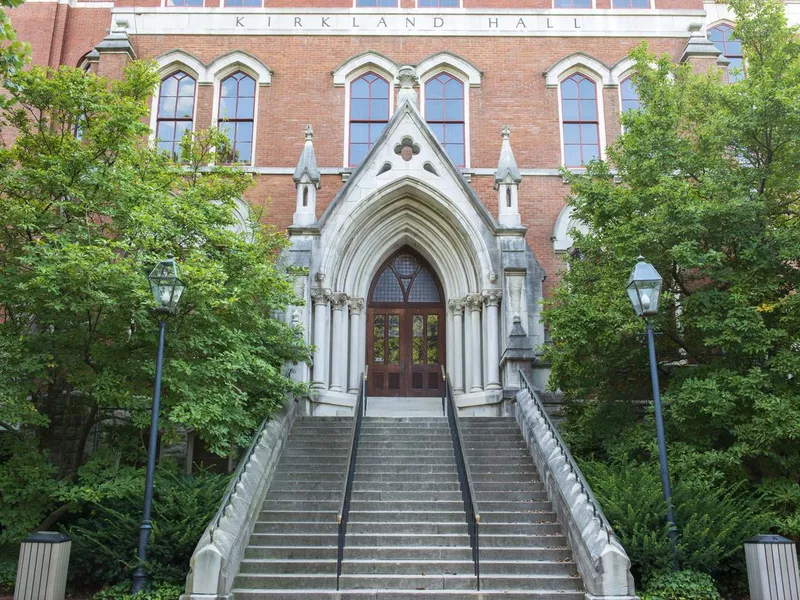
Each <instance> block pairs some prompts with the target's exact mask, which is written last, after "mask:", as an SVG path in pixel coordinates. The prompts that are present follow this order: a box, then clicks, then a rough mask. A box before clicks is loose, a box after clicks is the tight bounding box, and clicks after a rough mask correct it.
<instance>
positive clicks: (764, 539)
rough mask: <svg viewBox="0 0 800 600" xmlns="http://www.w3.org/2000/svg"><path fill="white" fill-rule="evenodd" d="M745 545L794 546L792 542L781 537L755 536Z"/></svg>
mask: <svg viewBox="0 0 800 600" xmlns="http://www.w3.org/2000/svg"><path fill="white" fill-rule="evenodd" d="M745 544H794V542H793V541H792V540H788V539H786V538H785V537H783V536H780V535H772V534H770V535H754V536H753V537H751V538H750V539H749V540H747V541H745Z"/></svg>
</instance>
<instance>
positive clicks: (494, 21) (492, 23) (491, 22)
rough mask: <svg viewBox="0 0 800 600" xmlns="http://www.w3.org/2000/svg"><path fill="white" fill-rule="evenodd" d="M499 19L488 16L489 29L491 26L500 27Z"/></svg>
mask: <svg viewBox="0 0 800 600" xmlns="http://www.w3.org/2000/svg"><path fill="white" fill-rule="evenodd" d="M499 21H500V19H496V18H495V19H493V18H492V17H489V29H491V28H492V27H500V24H499Z"/></svg>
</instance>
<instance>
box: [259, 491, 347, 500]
mask: <svg viewBox="0 0 800 600" xmlns="http://www.w3.org/2000/svg"><path fill="white" fill-rule="evenodd" d="M341 498H342V490H341V488H340V489H338V490H331V491H323V490H308V491H305V490H287V491H279V490H273V489H270V490H269V491H268V492H267V497H266V500H267V501H269V500H285V501H291V500H296V501H300V500H302V501H308V502H311V501H314V500H316V501H328V500H334V501H336V502H339V501H340V500H341Z"/></svg>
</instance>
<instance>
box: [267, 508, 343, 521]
mask: <svg viewBox="0 0 800 600" xmlns="http://www.w3.org/2000/svg"><path fill="white" fill-rule="evenodd" d="M338 512H339V507H338V506H337V507H336V509H335V510H313V511H312V510H269V511H264V510H262V511H261V512H260V513H258V520H259V521H277V522H286V521H306V522H308V521H322V522H331V523H334V522H336V516H337V514H338Z"/></svg>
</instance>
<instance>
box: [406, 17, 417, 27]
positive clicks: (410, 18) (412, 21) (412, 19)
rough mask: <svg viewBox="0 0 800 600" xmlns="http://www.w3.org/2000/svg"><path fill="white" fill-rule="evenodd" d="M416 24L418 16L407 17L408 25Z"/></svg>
mask: <svg viewBox="0 0 800 600" xmlns="http://www.w3.org/2000/svg"><path fill="white" fill-rule="evenodd" d="M416 26H417V18H416V17H406V27H416Z"/></svg>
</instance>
